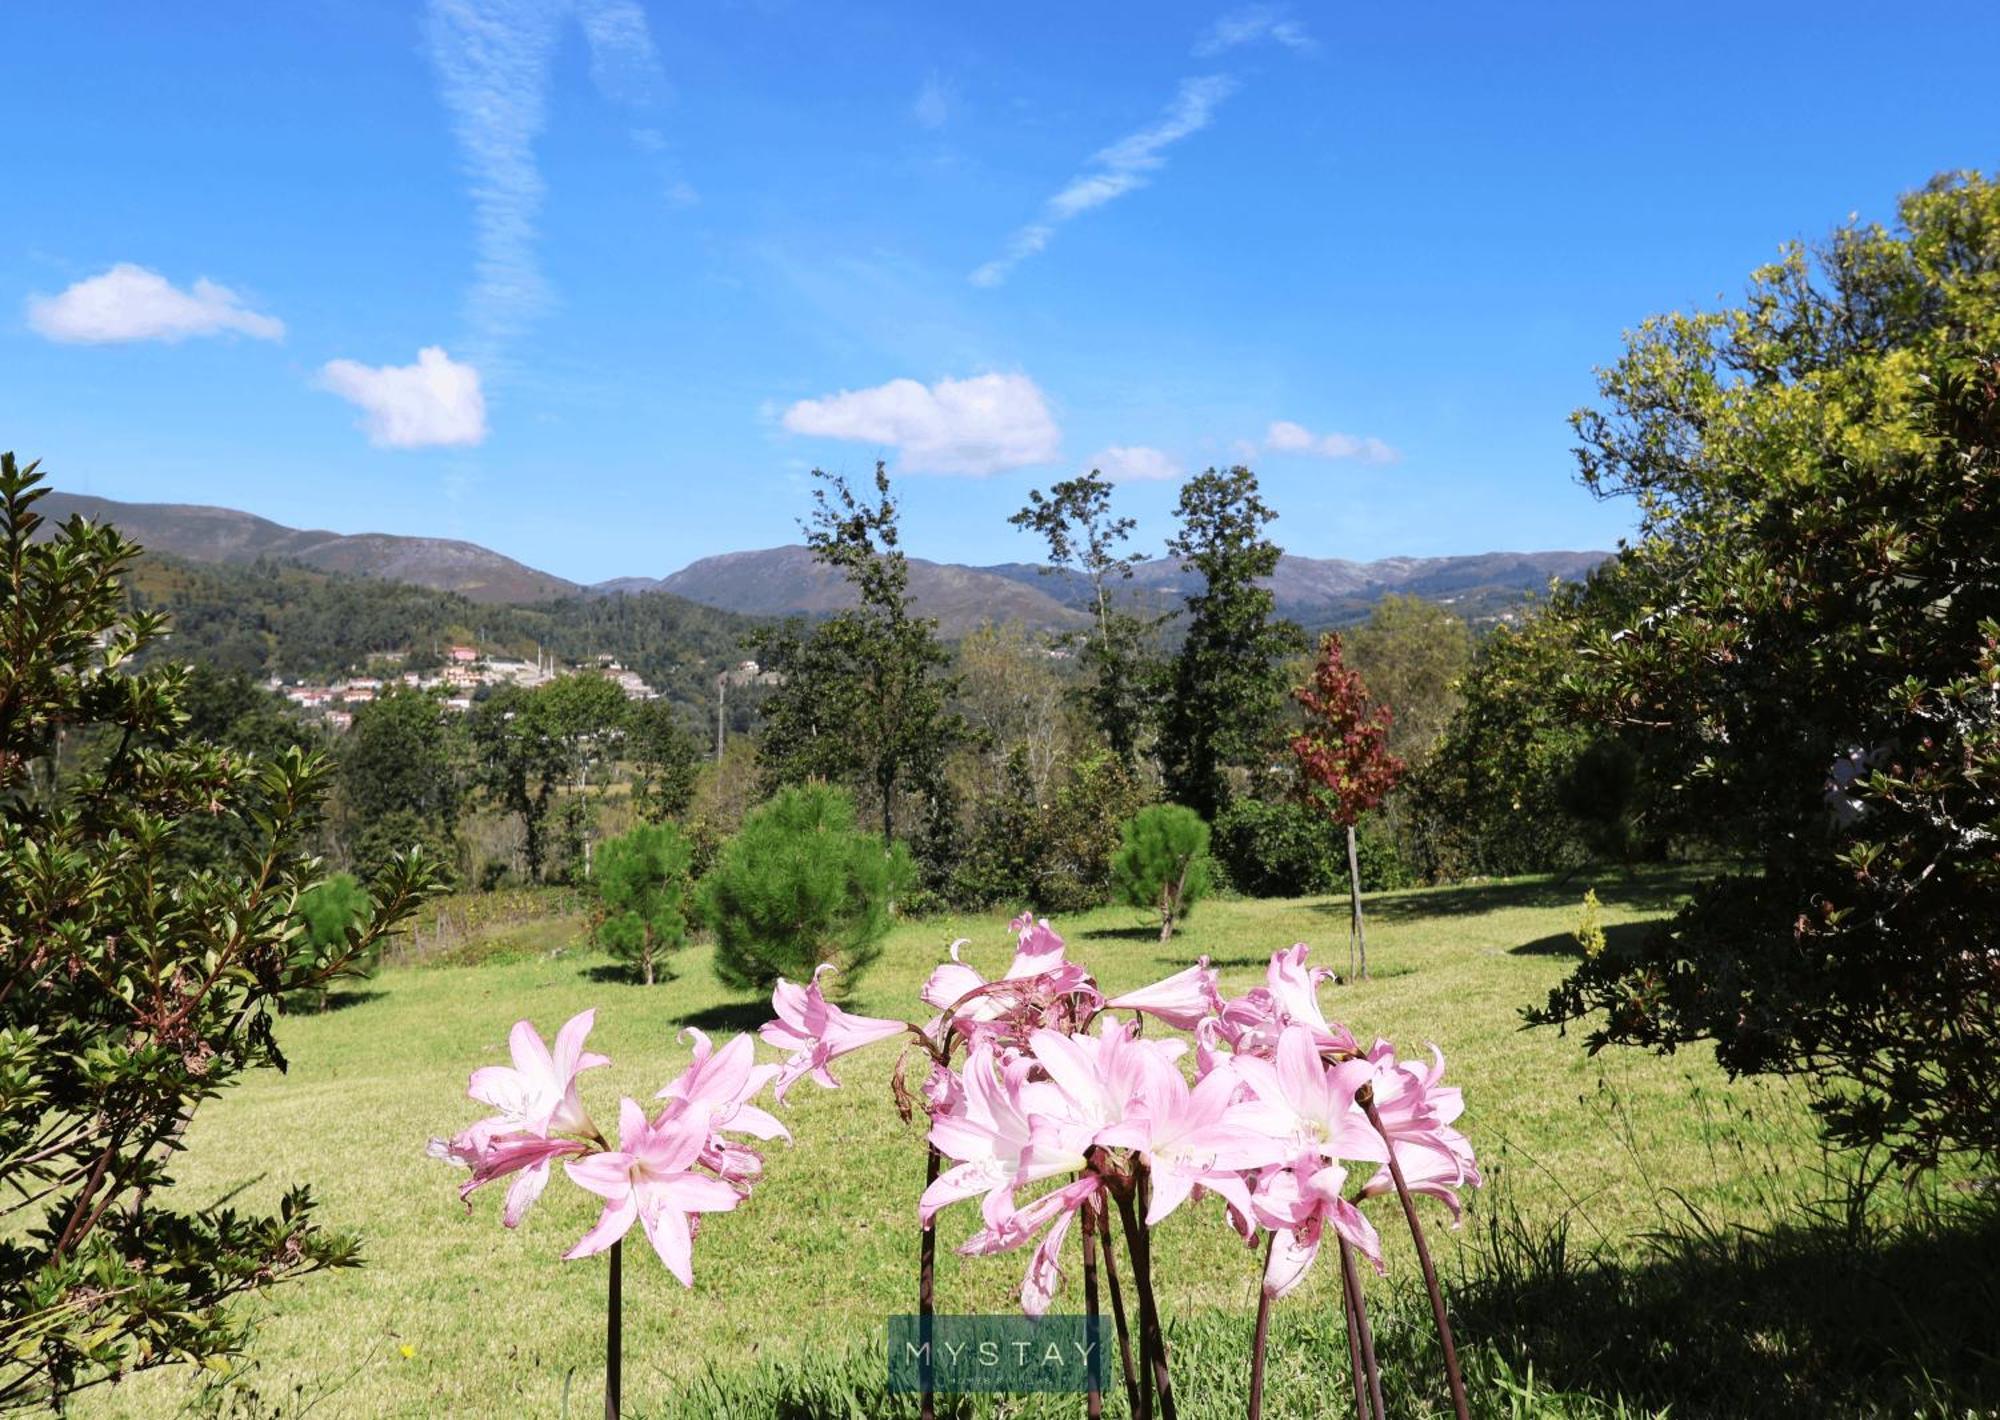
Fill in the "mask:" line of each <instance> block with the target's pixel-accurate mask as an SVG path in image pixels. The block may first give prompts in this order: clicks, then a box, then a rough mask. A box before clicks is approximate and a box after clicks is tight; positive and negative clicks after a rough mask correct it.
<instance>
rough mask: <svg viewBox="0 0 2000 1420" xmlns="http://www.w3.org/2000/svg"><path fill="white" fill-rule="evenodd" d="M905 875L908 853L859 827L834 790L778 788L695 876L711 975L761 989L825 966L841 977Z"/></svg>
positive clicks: (858, 966)
mask: <svg viewBox="0 0 2000 1420" xmlns="http://www.w3.org/2000/svg"><path fill="white" fill-rule="evenodd" d="M914 878H915V869H914V867H913V865H912V864H911V861H910V855H909V850H908V849H906V848H905V847H904V846H903V845H902V844H900V843H895V844H891V843H885V842H884V840H882V839H880V838H878V837H876V836H875V835H873V834H870V833H864V832H862V831H861V830H860V829H859V828H858V827H857V822H856V816H855V811H854V801H853V799H851V798H850V797H849V796H848V795H847V794H846V793H845V792H844V791H843V790H840V789H838V788H834V787H832V786H830V785H825V784H808V785H802V786H798V787H794V788H789V789H782V790H780V791H779V792H778V794H777V796H776V797H775V798H773V799H772V800H771V801H770V802H769V803H767V804H765V805H764V806H763V807H761V808H759V809H757V810H756V811H755V812H753V813H752V814H751V815H750V816H749V817H748V818H746V819H745V820H744V821H743V828H742V830H741V831H740V832H739V833H738V834H737V835H736V836H735V837H734V838H732V839H730V840H729V842H728V843H727V844H726V845H725V846H724V847H723V849H722V853H721V855H720V856H719V857H718V858H717V860H716V863H715V866H714V867H713V868H711V869H710V870H709V872H708V876H707V877H705V878H704V879H703V880H702V884H701V894H700V901H701V909H702V915H703V917H705V918H706V919H707V921H708V924H709V926H710V928H711V929H712V930H713V931H714V933H715V971H716V975H717V976H719V977H720V978H721V979H722V980H723V981H724V982H726V983H727V984H729V985H730V986H735V987H743V988H751V987H754V988H756V989H759V990H763V989H767V988H769V987H770V985H771V984H772V982H774V981H776V980H777V979H778V978H779V977H780V976H786V977H790V978H791V979H792V980H794V981H798V980H803V979H804V978H806V977H809V976H811V975H812V973H813V971H814V969H815V968H817V967H819V966H820V965H821V964H823V963H827V962H831V963H833V964H835V965H837V966H839V967H840V968H841V969H842V971H843V972H844V973H845V980H846V981H848V982H850V983H851V982H852V981H853V980H855V979H856V978H858V977H859V976H860V974H861V972H862V971H863V970H864V969H866V967H867V966H868V964H869V963H870V962H872V961H874V960H875V957H876V955H877V954H878V953H879V952H880V951H881V949H882V937H883V936H884V934H886V933H887V932H888V930H889V923H890V913H891V909H892V907H893V905H894V903H895V901H896V899H897V898H898V897H899V896H901V895H902V894H903V893H904V892H906V891H907V890H908V889H909V887H910V885H911V883H912V882H913V881H914Z"/></svg>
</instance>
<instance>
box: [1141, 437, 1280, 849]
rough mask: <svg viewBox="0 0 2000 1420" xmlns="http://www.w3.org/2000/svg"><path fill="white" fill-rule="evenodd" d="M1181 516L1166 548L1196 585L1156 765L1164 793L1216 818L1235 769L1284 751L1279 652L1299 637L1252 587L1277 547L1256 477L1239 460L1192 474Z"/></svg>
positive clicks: (1271, 565)
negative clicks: (1227, 466) (1189, 570)
mask: <svg viewBox="0 0 2000 1420" xmlns="http://www.w3.org/2000/svg"><path fill="white" fill-rule="evenodd" d="M1179 516H1180V523H1181V527H1180V531H1179V532H1178V533H1177V534H1176V535H1175V536H1174V537H1172V538H1170V539H1168V542H1167V551H1168V552H1169V553H1171V554H1173V555H1174V556H1176V557H1178V558H1180V559H1181V561H1182V563H1183V564H1185V565H1186V566H1188V567H1190V568H1192V569H1193V570H1194V571H1195V572H1197V573H1198V574H1199V575H1200V577H1201V579H1202V587H1201V590H1200V591H1198V592H1196V593H1194V594H1193V595H1192V596H1190V597H1189V598H1188V599H1187V612H1188V619H1187V636H1186V639H1185V640H1184V641H1183V642H1182V643H1181V647H1180V651H1179V652H1178V653H1177V654H1176V655H1175V657H1174V660H1173V664H1172V665H1171V666H1170V667H1169V669H1168V676H1167V686H1166V705H1165V713H1164V714H1163V716H1162V719H1161V725H1160V761H1161V768H1162V770H1163V771H1164V774H1165V778H1166V786H1167V792H1168V794H1169V796H1170V797H1172V798H1173V799H1174V800H1175V801H1176V802H1178V803H1182V804H1186V805H1187V806H1188V807H1189V808H1192V809H1194V810H1195V811H1196V812H1198V813H1200V814H1201V815H1202V816H1203V817H1204V818H1208V819H1213V818H1214V817H1215V814H1216V811H1217V810H1218V809H1220V808H1221V807H1222V805H1223V804H1224V803H1225V802H1227V800H1228V798H1229V777H1228V772H1229V770H1230V769H1231V768H1232V767H1236V766H1245V765H1250V764H1253V763H1257V762H1259V761H1260V760H1262V759H1263V758H1265V757H1266V756H1268V755H1270V754H1272V753H1273V752H1277V753H1282V749H1281V748H1280V745H1281V732H1282V724H1283V714H1284V704H1285V692H1286V690H1287V689H1288V687H1287V684H1286V681H1287V679H1288V677H1287V673H1286V670H1285V657H1286V656H1287V655H1289V654H1291V653H1292V652H1294V651H1295V650H1296V649H1297V648H1298V647H1300V646H1301V645H1303V644H1304V633H1303V632H1301V631H1300V630H1299V628H1298V627H1297V626H1295V625H1293V624H1292V623H1291V622H1289V621H1284V620H1281V619H1279V618H1278V617H1277V616H1276V614H1275V613H1276V605H1277V604H1276V602H1275V601H1274V599H1273V598H1272V596H1271V592H1270V590H1269V589H1268V588H1267V587H1264V586H1261V585H1259V583H1260V580H1261V579H1262V578H1266V577H1269V576H1270V575H1271V574H1272V573H1273V572H1275V571H1276V570H1277V567H1278V557H1279V548H1278V545H1277V544H1276V543H1275V542H1272V541H1271V540H1270V539H1269V538H1267V537H1265V536H1264V529H1265V528H1266V527H1267V526H1269V525H1270V524H1271V523H1272V522H1273V521H1274V520H1275V519H1276V518H1277V516H1278V515H1277V514H1276V513H1274V512H1273V511H1271V509H1270V508H1269V507H1267V506H1266V505H1265V503H1264V500H1263V498H1262V497H1260V496H1259V494H1258V491H1257V475H1256V474H1254V473H1252V472H1251V471H1250V470H1249V469H1247V468H1244V467H1242V466H1241V465H1238V466H1237V467H1235V468H1232V469H1230V470H1228V471H1227V472H1218V471H1217V470H1215V469H1212V468H1211V469H1209V470H1208V471H1207V472H1206V473H1202V474H1198V475H1196V476H1195V477H1194V478H1191V479H1189V480H1188V481H1187V483H1186V485H1185V486H1183V487H1182V489H1181V497H1180V507H1179Z"/></svg>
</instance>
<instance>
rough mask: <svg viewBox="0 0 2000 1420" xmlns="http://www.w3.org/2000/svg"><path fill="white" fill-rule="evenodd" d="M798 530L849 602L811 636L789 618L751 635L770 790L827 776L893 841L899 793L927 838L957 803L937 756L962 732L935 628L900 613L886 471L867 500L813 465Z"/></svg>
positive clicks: (879, 469)
mask: <svg viewBox="0 0 2000 1420" xmlns="http://www.w3.org/2000/svg"><path fill="white" fill-rule="evenodd" d="M813 476H814V477H815V478H817V479H819V480H820V486H819V487H818V488H816V489H815V490H814V491H813V499H814V511H813V515H812V520H811V522H810V523H809V524H808V525H807V526H806V542H807V545H808V546H810V547H811V548H812V551H813V555H814V557H816V558H817V559H818V560H819V561H821V562H823V563H825V564H826V565H827V566H829V567H834V568H838V569H839V570H840V571H841V572H842V573H843V574H844V575H845V576H846V578H847V580H848V583H849V585H850V586H852V587H853V589H854V593H855V598H856V601H857V603H858V604H857V605H856V606H855V607H854V608H852V609H851V610H848V611H843V612H839V613H837V614H835V615H834V616H832V617H830V618H828V619H827V620H826V621H824V622H821V623H820V624H819V625H818V626H817V627H815V628H813V629H812V630H811V631H810V632H806V631H805V630H803V628H801V627H800V626H798V625H797V624H796V623H795V624H793V625H790V626H788V627H786V628H784V629H782V630H780V631H777V632H772V633H767V634H765V635H763V636H761V637H759V638H756V640H755V642H754V644H755V645H756V646H757V647H758V651H759V655H760V657H761V658H762V659H763V661H764V662H765V663H767V664H768V665H769V666H770V667H771V668H772V669H774V670H776V671H777V672H778V673H779V674H780V675H781V676H782V677H783V678H784V683H783V685H782V686H781V687H780V688H779V689H778V690H777V691H776V692H775V693H774V694H773V695H772V696H771V697H770V698H769V699H768V700H767V701H765V703H764V707H763V735H762V739H761V741H760V753H761V757H762V761H763V767H764V773H765V777H766V783H767V784H768V785H770V786H771V787H774V788H775V787H777V786H780V785H785V784H803V783H806V782H808V781H810V780H813V779H826V780H831V781H833V782H836V783H845V784H848V785H850V786H852V787H853V788H854V789H856V790H857V791H858V792H859V793H862V794H866V795H867V796H868V798H869V800H870V801H871V807H872V808H873V809H874V811H875V812H876V813H877V814H878V815H879V817H880V820H881V824H882V836H883V837H884V838H885V839H889V840H893V839H894V838H895V837H896V811H897V801H898V798H899V796H908V797H910V798H913V799H914V800H915V801H916V808H917V811H918V814H919V816H920V817H922V818H925V819H927V820H928V821H929V822H930V823H931V825H932V827H933V829H934V830H935V831H937V832H942V831H943V825H942V824H941V823H940V819H941V817H943V818H945V819H946V820H948V818H949V817H950V816H951V815H952V814H953V813H954V811H955V808H956V805H955V804H954V803H953V802H951V799H950V795H949V793H948V792H947V790H946V788H945V786H944V782H943V781H944V761H945V757H946V755H947V754H949V752H950V750H951V748H952V746H953V745H954V744H956V743H957V742H958V740H959V739H960V738H961V737H962V736H963V734H964V726H963V724H962V722H961V721H960V720H959V717H958V716H957V715H956V714H955V713H953V712H952V711H951V710H950V708H949V703H948V702H949V700H950V697H951V693H952V685H951V681H950V679H949V677H947V676H946V675H944V674H943V671H944V668H945V667H946V666H947V665H948V664H949V663H950V654H949V653H948V652H947V651H946V650H945V648H944V647H943V645H942V644H940V642H939V641H938V638H937V623H936V622H934V621H932V620H930V619H929V618H926V617H918V616H913V615H911V610H910V569H909V562H908V559H907V558H906V557H905V555H904V553H903V551H902V548H901V547H900V546H899V542H900V537H901V534H900V531H899V528H898V524H897V507H896V502H895V500H894V499H893V498H891V497H890V496H889V475H888V473H887V471H886V470H885V469H884V467H883V465H882V464H880V463H877V464H876V465H875V499H874V501H873V502H868V501H866V500H865V499H863V498H858V497H856V496H855V493H854V490H853V489H852V488H850V487H849V486H848V484H847V480H846V479H844V478H842V477H840V476H839V475H837V474H827V473H824V472H821V471H820V470H817V469H815V470H814V471H813Z"/></svg>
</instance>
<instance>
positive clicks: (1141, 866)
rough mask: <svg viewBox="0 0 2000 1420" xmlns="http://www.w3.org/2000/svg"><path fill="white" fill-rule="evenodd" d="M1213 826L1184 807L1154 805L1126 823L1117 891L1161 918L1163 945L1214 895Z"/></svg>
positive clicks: (1117, 859) (1116, 868)
mask: <svg viewBox="0 0 2000 1420" xmlns="http://www.w3.org/2000/svg"><path fill="white" fill-rule="evenodd" d="M1211 867H1212V864H1211V862H1210V860H1209V856H1208V824H1207V823H1205V822H1204V821H1203V820H1202V817H1201V815H1200V814H1198V813H1196V812H1195V811H1194V810H1193V809H1190V808H1185V807H1183V806H1182V805H1180V804H1154V805H1153V806H1152V807H1151V808H1146V809H1141V810H1140V811H1139V812H1138V813H1137V814H1135V815H1133V816H1132V818H1131V819H1130V820H1128V821H1127V822H1126V824H1125V829H1124V833H1123V834H1122V836H1121V841H1120V844H1119V848H1118V852H1117V854H1116V856H1114V857H1113V858H1112V860H1111V881H1112V886H1113V887H1114V888H1115V889H1116V890H1117V893H1118V895H1119V896H1120V897H1121V898H1123V899H1124V900H1125V901H1126V902H1128V903H1130V904H1132V906H1134V907H1146V908H1151V909H1153V910H1155V911H1157V912H1158V913H1159V914H1160V940H1161V941H1163V942H1164V941H1166V940H1167V938H1169V937H1171V936H1172V935H1173V933H1174V927H1175V926H1176V924H1178V923H1179V921H1180V920H1181V919H1182V918H1183V917H1185V916H1187V914H1188V912H1189V910H1190V909H1192V908H1193V906H1194V905H1195V903H1197V902H1199V901H1200V900H1201V899H1202V898H1204V897H1206V896H1207V895H1208V889H1209V880H1210V873H1211Z"/></svg>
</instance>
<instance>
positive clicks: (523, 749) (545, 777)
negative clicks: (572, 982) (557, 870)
mask: <svg viewBox="0 0 2000 1420" xmlns="http://www.w3.org/2000/svg"><path fill="white" fill-rule="evenodd" d="M625 706H626V700H625V696H624V693H623V692H622V691H620V690H619V688H618V687H617V686H616V685H613V684H612V683H611V682H610V681H608V680H606V679H605V678H604V677H602V676H597V675H566V676H558V677H557V678H556V679H554V680H552V681H550V682H549V683H548V684H547V685H544V686H540V687H538V688H537V689H534V690H523V689H521V688H519V687H518V686H503V687H502V688H501V689H500V690H498V691H497V692H495V693H494V694H492V695H490V696H488V697H487V698H486V699H485V700H483V701H481V702H479V704H478V706H477V707H476V708H475V709H474V711H473V714H472V724H471V736H472V744H473V752H474V760H475V765H476V767H477V772H478V775H479V779H480V782H481V784H482V785H483V786H484V787H485V789H486V791H487V793H488V794H489V795H490V796H491V797H492V799H493V801H494V802H495V803H496V804H498V805H499V807H500V808H501V809H502V810H503V811H504V812H507V813H510V814H513V815H514V816H515V817H517V818H518V819H519V820H520V821H521V835H522V849H523V856H524V857H525V858H526V859H527V869H528V875H529V876H530V877H531V878H533V879H535V880H537V881H540V880H541V879H542V878H543V877H544V875H545V873H546V871H547V868H548V865H549V862H550V859H551V855H550V853H549V826H550V816H551V811H552V810H553V809H554V808H555V806H556V800H557V790H558V789H560V788H562V787H564V786H565V785H568V786H569V787H571V788H572V789H573V790H574V791H575V792H574V793H573V794H572V795H571V796H570V798H569V799H568V800H567V801H566V802H565V804H564V808H565V809H566V813H565V814H564V815H562V816H561V817H560V818H558V819H557V820H556V826H557V828H558V830H559V837H558V845H559V846H560V847H561V848H563V849H564V853H563V858H564V860H565V861H566V862H567V863H568V864H569V865H570V866H571V867H572V868H574V869H576V870H578V872H579V874H580V869H581V864H582V859H583V857H584V853H585V846H586V844H587V842H588V839H589V835H590V829H591V823H592V803H591V801H590V800H589V799H587V798H586V797H585V796H584V791H585V790H586V789H587V788H588V787H589V783H590V775H591V772H592V770H593V769H594V768H596V767H599V766H605V767H606V768H607V771H608V766H609V765H610V764H611V763H612V762H613V760H614V758H615V756H616V754H617V750H618V746H619V743H620V741H621V738H622V736H623V733H624V724H625Z"/></svg>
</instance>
